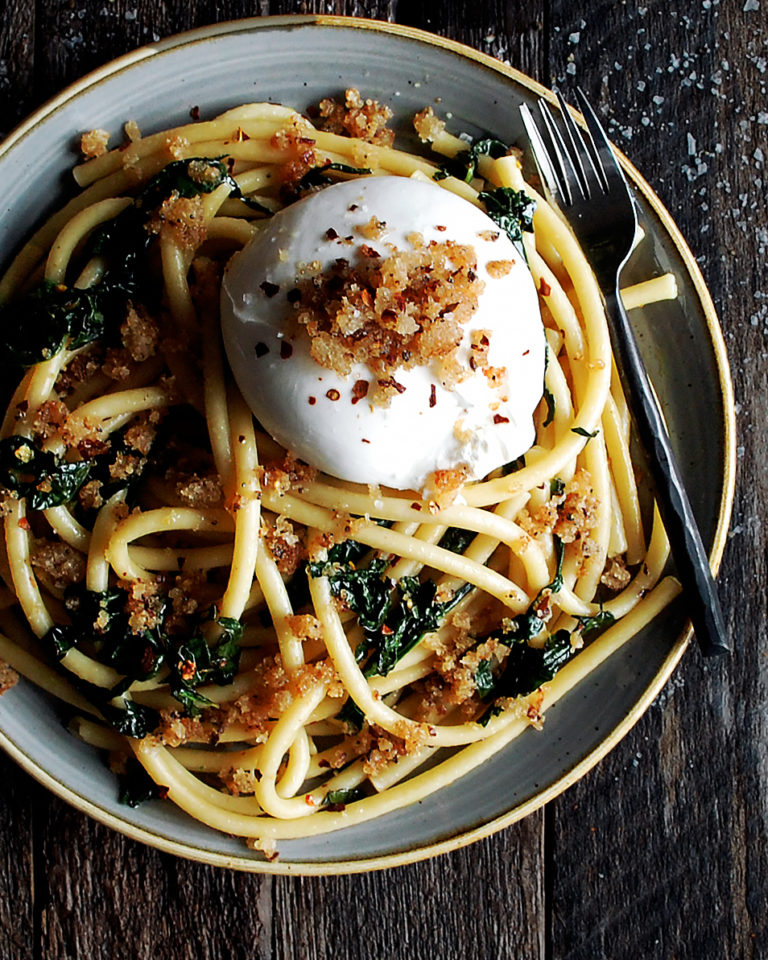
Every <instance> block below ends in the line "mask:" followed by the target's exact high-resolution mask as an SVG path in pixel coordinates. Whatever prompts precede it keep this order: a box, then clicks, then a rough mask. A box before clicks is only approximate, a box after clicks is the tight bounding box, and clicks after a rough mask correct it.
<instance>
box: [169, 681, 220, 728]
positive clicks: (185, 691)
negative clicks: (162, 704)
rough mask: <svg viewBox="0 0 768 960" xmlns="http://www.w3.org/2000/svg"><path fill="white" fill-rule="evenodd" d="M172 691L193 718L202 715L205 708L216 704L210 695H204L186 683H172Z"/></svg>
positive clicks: (187, 713) (186, 712)
mask: <svg viewBox="0 0 768 960" xmlns="http://www.w3.org/2000/svg"><path fill="white" fill-rule="evenodd" d="M171 693H172V694H173V696H174V698H175V699H176V700H178V701H179V703H180V704H181V705H182V707H184V712H185V714H186V715H187V716H188V717H192V719H193V720H196V719H197V718H198V717H199V716H200V713H201V710H202V709H203V708H205V707H213V706H215V704H214V702H213V701H212V700H209V699H208V697H204V696H203V695H202V694H201V693H198V692H197V691H196V690H193V689H192V688H191V687H187V686H185V685H184V684H178V685H174V684H171Z"/></svg>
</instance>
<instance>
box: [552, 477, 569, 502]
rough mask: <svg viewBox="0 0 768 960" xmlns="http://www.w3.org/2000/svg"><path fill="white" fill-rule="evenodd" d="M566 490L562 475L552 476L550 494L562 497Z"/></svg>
mask: <svg viewBox="0 0 768 960" xmlns="http://www.w3.org/2000/svg"><path fill="white" fill-rule="evenodd" d="M564 492H565V483H564V481H562V480H561V479H560V477H552V479H551V480H550V481H549V495H550V497H560V496H562V495H563V493H564Z"/></svg>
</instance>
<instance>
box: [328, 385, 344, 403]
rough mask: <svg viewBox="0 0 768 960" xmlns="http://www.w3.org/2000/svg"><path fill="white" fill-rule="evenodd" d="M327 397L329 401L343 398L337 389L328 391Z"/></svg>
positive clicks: (332, 388) (333, 388)
mask: <svg viewBox="0 0 768 960" xmlns="http://www.w3.org/2000/svg"><path fill="white" fill-rule="evenodd" d="M325 395H326V397H328V399H329V400H338V399H339V397H340V396H341V394H340V393H339V391H338V390H337V389H336V387H331V389H330V390H326V391H325Z"/></svg>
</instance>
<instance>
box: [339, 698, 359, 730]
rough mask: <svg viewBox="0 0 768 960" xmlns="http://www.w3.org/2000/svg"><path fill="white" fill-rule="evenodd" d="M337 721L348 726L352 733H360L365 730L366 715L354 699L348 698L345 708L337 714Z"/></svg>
mask: <svg viewBox="0 0 768 960" xmlns="http://www.w3.org/2000/svg"><path fill="white" fill-rule="evenodd" d="M336 719H337V720H340V721H341V722H342V723H344V724H346V726H347V728H348V729H349V730H350V732H353V733H359V731H360V730H362V729H363V723H364V722H365V715H364V714H363V711H362V710H361V709H360V707H358V705H357V704H356V703H355V701H354V700H353V699H352V697H348V698H347V700H346V702H345V703H344V706H343V707H342V708H341V710H339V712H338V713H337V714H336Z"/></svg>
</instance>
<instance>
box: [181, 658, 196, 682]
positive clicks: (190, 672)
mask: <svg viewBox="0 0 768 960" xmlns="http://www.w3.org/2000/svg"><path fill="white" fill-rule="evenodd" d="M177 669H178V671H179V674H180V675H181V679H182V680H186V681H190V680H191V679H192V678H193V677H194V675H195V674H196V673H197V664H196V663H195V661H194V660H180V661H179V663H178V665H177Z"/></svg>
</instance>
